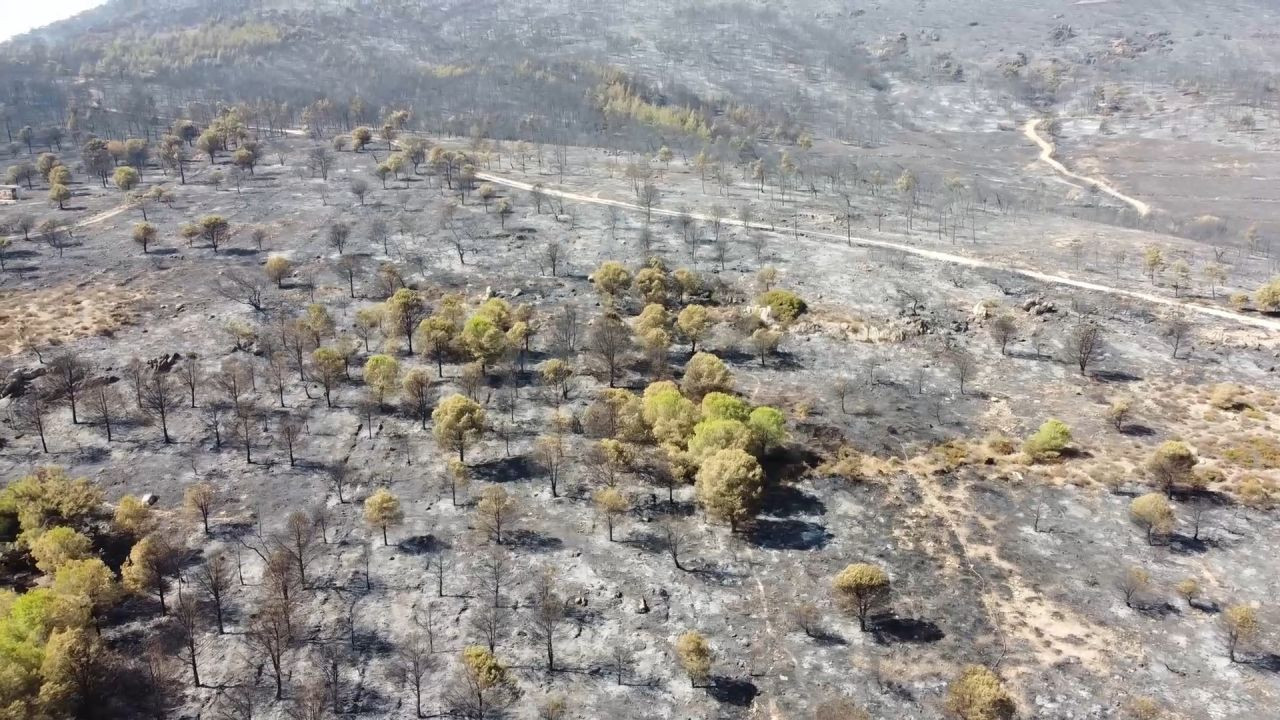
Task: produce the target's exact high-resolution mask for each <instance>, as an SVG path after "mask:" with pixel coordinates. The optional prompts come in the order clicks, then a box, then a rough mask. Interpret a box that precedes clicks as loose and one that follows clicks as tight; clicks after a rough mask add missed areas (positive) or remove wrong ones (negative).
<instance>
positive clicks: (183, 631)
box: [173, 593, 201, 687]
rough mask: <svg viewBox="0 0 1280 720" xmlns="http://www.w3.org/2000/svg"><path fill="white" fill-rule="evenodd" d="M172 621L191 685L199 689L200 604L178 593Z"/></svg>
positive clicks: (185, 594) (189, 596) (187, 595)
mask: <svg viewBox="0 0 1280 720" xmlns="http://www.w3.org/2000/svg"><path fill="white" fill-rule="evenodd" d="M173 619H174V626H175V628H176V629H177V634H178V639H179V642H180V644H181V647H182V650H183V652H185V653H186V657H185V658H184V659H185V660H186V661H187V663H188V664H189V665H190V667H191V680H192V684H193V685H195V686H196V687H200V666H199V652H200V645H201V633H200V604H199V603H198V602H196V599H195V598H194V597H192V595H191V594H190V593H178V602H176V603H174V607H173Z"/></svg>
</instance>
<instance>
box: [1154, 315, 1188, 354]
mask: <svg viewBox="0 0 1280 720" xmlns="http://www.w3.org/2000/svg"><path fill="white" fill-rule="evenodd" d="M1191 330H1192V325H1191V322H1190V321H1189V320H1187V318H1186V317H1185V316H1183V315H1180V314H1179V315H1172V316H1170V317H1169V318H1167V319H1166V320H1165V321H1164V326H1163V327H1162V328H1161V331H1160V334H1161V335H1163V336H1164V339H1165V340H1166V341H1167V342H1168V343H1169V347H1170V349H1171V355H1172V357H1173V358H1175V359H1176V358H1177V357H1178V350H1180V349H1181V348H1182V343H1183V342H1185V341H1186V339H1187V337H1188V336H1190V335H1191Z"/></svg>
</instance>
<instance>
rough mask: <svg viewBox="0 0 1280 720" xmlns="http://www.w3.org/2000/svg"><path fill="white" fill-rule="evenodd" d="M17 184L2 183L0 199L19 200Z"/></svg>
mask: <svg viewBox="0 0 1280 720" xmlns="http://www.w3.org/2000/svg"><path fill="white" fill-rule="evenodd" d="M17 199H18V186H17V185H0V200H17Z"/></svg>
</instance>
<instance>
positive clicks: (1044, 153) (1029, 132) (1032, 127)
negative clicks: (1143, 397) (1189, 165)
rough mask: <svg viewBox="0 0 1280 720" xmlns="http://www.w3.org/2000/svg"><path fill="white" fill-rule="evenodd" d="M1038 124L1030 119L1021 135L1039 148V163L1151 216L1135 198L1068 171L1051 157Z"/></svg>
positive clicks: (1099, 181)
mask: <svg viewBox="0 0 1280 720" xmlns="http://www.w3.org/2000/svg"><path fill="white" fill-rule="evenodd" d="M1040 123H1041V120H1040V119H1039V118H1032V119H1031V120H1028V121H1027V124H1026V125H1023V126H1022V134H1023V135H1026V136H1027V139H1028V140H1030V141H1031V142H1033V143H1035V144H1036V145H1038V146H1039V147H1040V162H1042V163H1044V164H1045V165H1048V166H1049V167H1051V168H1053V169H1054V170H1056V171H1058V174H1060V175H1063V176H1065V177H1069V178H1071V179H1072V180H1079V181H1080V182H1082V183H1084V184H1085V185H1088V186H1090V187H1096V188H1098V189H1099V190H1101V191H1102V192H1104V193H1106V194H1108V195H1110V196H1111V197H1113V198H1115V199H1117V200H1119V201H1121V202H1123V203H1127V204H1129V205H1130V206H1132V207H1133V209H1134V210H1137V211H1138V214H1139V215H1141V216H1142V217H1146V216H1148V215H1150V214H1151V206H1150V205H1148V204H1146V203H1144V202H1142V201H1141V200H1139V199H1137V198H1134V197H1130V196H1128V195H1125V194H1124V193H1122V192H1120V191H1119V190H1117V189H1115V188H1114V187H1112V186H1111V184H1110V183H1108V182H1107V181H1106V180H1099V179H1098V178H1091V177H1089V176H1087V175H1081V174H1079V173H1076V172H1072V171H1070V170H1068V169H1067V166H1066V165H1063V164H1062V163H1061V162H1059V161H1058V159H1057V158H1055V157H1054V156H1053V153H1054V152H1055V148H1054V147H1053V143H1051V142H1049V141H1048V140H1045V139H1044V138H1043V137H1041V136H1040V132H1039V130H1040Z"/></svg>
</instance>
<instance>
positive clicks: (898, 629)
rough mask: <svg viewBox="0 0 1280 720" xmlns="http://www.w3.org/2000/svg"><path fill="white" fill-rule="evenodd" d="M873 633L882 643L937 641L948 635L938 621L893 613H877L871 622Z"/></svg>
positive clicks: (877, 640)
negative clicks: (905, 616) (938, 624)
mask: <svg viewBox="0 0 1280 720" xmlns="http://www.w3.org/2000/svg"><path fill="white" fill-rule="evenodd" d="M870 625H871V633H872V635H874V636H875V639H876V642H878V643H880V644H882V645H889V644H892V643H936V642H938V641H939V640H941V639H943V638H944V637H946V633H944V632H942V628H940V627H938V626H937V624H936V623H934V622H932V621H929V620H921V619H919V618H904V617H898V616H897V615H894V614H892V613H887V614H883V615H877V616H876V617H873V618H872V619H871V622H870Z"/></svg>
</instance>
